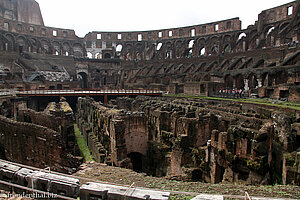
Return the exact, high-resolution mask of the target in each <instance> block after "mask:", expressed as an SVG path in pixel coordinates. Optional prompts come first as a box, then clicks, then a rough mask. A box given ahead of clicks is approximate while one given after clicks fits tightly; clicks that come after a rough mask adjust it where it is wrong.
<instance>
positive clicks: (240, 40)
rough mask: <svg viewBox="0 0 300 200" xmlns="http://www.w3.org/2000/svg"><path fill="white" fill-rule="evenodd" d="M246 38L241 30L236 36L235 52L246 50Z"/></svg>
mask: <svg viewBox="0 0 300 200" xmlns="http://www.w3.org/2000/svg"><path fill="white" fill-rule="evenodd" d="M246 40H247V34H246V33H245V32H242V33H240V34H239V35H238V36H237V41H236V45H235V51H236V52H243V51H246V50H247V43H246Z"/></svg>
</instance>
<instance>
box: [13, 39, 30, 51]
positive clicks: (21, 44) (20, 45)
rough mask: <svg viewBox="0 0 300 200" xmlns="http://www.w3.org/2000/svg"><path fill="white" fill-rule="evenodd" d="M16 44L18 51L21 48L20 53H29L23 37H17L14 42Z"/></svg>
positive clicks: (26, 42)
mask: <svg viewBox="0 0 300 200" xmlns="http://www.w3.org/2000/svg"><path fill="white" fill-rule="evenodd" d="M16 44H17V48H18V49H19V50H20V48H22V51H29V48H28V41H27V39H26V38H25V37H24V36H18V37H17V40H16Z"/></svg>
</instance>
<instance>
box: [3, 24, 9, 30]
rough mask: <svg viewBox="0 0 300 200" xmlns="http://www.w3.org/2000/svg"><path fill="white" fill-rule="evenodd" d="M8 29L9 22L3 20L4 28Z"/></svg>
mask: <svg viewBox="0 0 300 200" xmlns="http://www.w3.org/2000/svg"><path fill="white" fill-rule="evenodd" d="M8 29H9V23H8V22H4V30H6V31H8Z"/></svg>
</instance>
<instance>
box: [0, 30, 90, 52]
mask: <svg viewBox="0 0 300 200" xmlns="http://www.w3.org/2000/svg"><path fill="white" fill-rule="evenodd" d="M20 49H21V50H22V51H26V52H34V53H42V54H53V55H65V56H71V55H72V56H76V57H83V56H84V54H85V48H84V46H83V44H82V43H80V42H77V41H63V40H50V39H47V38H34V37H29V38H28V37H26V36H24V35H14V34H11V33H3V34H2V35H1V36H0V50H2V51H20Z"/></svg>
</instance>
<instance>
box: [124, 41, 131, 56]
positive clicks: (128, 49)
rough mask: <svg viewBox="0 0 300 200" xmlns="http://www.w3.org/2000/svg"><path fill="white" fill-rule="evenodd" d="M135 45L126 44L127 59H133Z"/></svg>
mask: <svg viewBox="0 0 300 200" xmlns="http://www.w3.org/2000/svg"><path fill="white" fill-rule="evenodd" d="M132 52H133V47H132V45H131V44H126V46H125V48H124V54H125V55H124V57H125V60H132Z"/></svg>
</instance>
